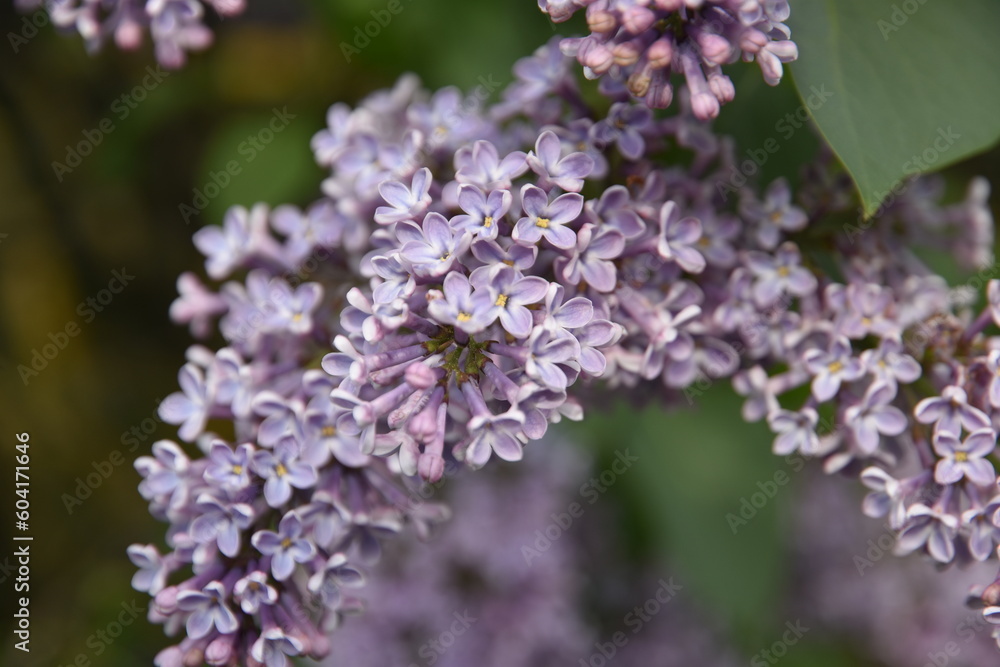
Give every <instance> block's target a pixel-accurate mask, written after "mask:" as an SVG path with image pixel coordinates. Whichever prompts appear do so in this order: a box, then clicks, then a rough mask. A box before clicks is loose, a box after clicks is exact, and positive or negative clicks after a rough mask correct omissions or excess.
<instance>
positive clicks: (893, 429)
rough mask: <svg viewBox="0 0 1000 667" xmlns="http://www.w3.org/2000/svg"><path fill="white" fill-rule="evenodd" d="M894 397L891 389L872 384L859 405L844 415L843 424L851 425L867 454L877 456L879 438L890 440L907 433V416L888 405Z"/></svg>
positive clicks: (893, 390)
mask: <svg viewBox="0 0 1000 667" xmlns="http://www.w3.org/2000/svg"><path fill="white" fill-rule="evenodd" d="M895 395H896V391H895V388H894V387H893V386H892V385H890V384H887V383H873V384H872V385H871V386H869V388H868V391H866V392H865V396H864V398H863V399H862V400H861V402H860V403H859V404H857V405H852V406H851V407H849V408H847V410H845V411H844V420H845V421H846V422H847V423H848V424H849V425H850V427H851V432H852V433H853V435H854V440H855V442H856V443H857V445H858V447H859V448H860V449H861V451H862V452H863V453H864V454H866V455H871V454H874V453H875V450H876V449H877V448H878V444H879V434H882V435H887V436H890V437H891V436H896V435H899V434H900V433H902V432H903V431H905V430H906V427H907V424H908V422H907V419H906V415H904V414H903V412H902V410H900V409H899V408H897V407H895V406H893V405H890V404H889V403H890V401H892V399H893V398H894V397H895Z"/></svg>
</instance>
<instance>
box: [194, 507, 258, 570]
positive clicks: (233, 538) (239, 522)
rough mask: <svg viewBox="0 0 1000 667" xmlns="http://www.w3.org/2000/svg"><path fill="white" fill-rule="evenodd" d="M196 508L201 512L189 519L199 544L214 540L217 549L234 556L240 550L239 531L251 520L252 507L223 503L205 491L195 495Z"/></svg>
mask: <svg viewBox="0 0 1000 667" xmlns="http://www.w3.org/2000/svg"><path fill="white" fill-rule="evenodd" d="M195 507H196V509H197V510H198V511H199V512H201V514H200V516H198V518H196V519H195V520H194V521H192V522H191V537H193V538H194V540H195V541H196V542H198V543H199V544H204V543H206V542H216V543H217V544H218V545H219V551H221V552H222V553H223V554H225V555H226V556H229V557H230V558H235V557H236V554H238V553H239V550H240V531H241V530H246V529H247V528H249V527H250V523H251V522H252V521H253V518H254V511H253V507H251V506H250V505H248V504H246V503H233V504H232V505H230V504H227V503H223V502H220V501H219V500H218V499H217V498H215V497H213V496H211V495H209V494H207V493H203V494H201V495H200V496H198V500H197V503H196V505H195Z"/></svg>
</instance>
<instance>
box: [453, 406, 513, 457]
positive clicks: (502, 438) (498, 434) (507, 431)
mask: <svg viewBox="0 0 1000 667" xmlns="http://www.w3.org/2000/svg"><path fill="white" fill-rule="evenodd" d="M523 425H524V413H522V412H521V411H520V410H514V409H511V410H508V411H507V412H505V413H504V414H502V415H492V414H481V415H477V416H475V417H473V418H472V419H471V420H470V421H469V432H470V433H471V435H472V440H471V442H470V443H469V449H468V451H467V453H466V460H467V461H468V462H469V464H470V465H472V466H473V467H474V468H480V467H482V466H484V465H486V462H487V461H489V458H490V453H491V452H492V453H495V454H496V455H497V456H498V457H500V458H501V459H503V460H505V461H520V460H521V457H522V456H523V453H522V450H521V443H520V442H518V440H517V436H518V434H520V433H521V428H522V426H523Z"/></svg>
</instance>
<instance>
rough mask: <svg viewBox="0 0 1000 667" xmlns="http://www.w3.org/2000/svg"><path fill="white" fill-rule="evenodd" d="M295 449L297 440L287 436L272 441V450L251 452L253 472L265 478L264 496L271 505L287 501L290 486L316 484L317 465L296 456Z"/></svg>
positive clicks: (301, 487)
mask: <svg viewBox="0 0 1000 667" xmlns="http://www.w3.org/2000/svg"><path fill="white" fill-rule="evenodd" d="M297 450H298V447H297V445H296V443H295V442H294V440H292V439H290V438H289V439H285V440H282V441H281V442H279V443H278V444H277V445H275V447H274V451H273V452H269V451H267V450H262V451H258V452H255V453H254V455H253V459H252V461H253V469H254V472H256V473H257V474H258V475H260V476H261V477H262V478H263V479H264V480H265V482H264V497H265V498H266V499H267V503H268V504H269V505H270V506H271V507H280V506H281V505H284V504H285V503H286V502H288V499H289V498H290V497H291V495H292V487H295V488H296V489H308V488H310V487H312V486H315V484H316V480H317V473H316V469H315V468H314V467H313V466H311V465H310V464H308V463H305V462H304V461H300V460H298V451H297Z"/></svg>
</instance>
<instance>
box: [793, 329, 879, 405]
mask: <svg viewBox="0 0 1000 667" xmlns="http://www.w3.org/2000/svg"><path fill="white" fill-rule="evenodd" d="M803 361H804V362H805V365H806V368H808V369H809V372H810V373H812V374H813V375H814V376H815V377H813V382H812V392H813V396H815V397H816V400H817V401H828V400H830V399H831V398H833V397H834V396H835V395H836V394H837V392H838V391H839V390H840V384H841V383H842V382H853V381H854V380H857V379H858V378H860V377H861V376H862V375H864V372H865V368H864V366H863V365H862V363H861V360H860V359H856V358H855V357H854V356H853V351H852V349H851V344H850V342H848V340H847V339H846V338H842V337H841V338H837V339H836V340H834V341H833V344H832V345H831V346H830V350H829V351H828V352H823V351H821V350H809V352H807V353H806V355H805V357H804V358H803Z"/></svg>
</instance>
